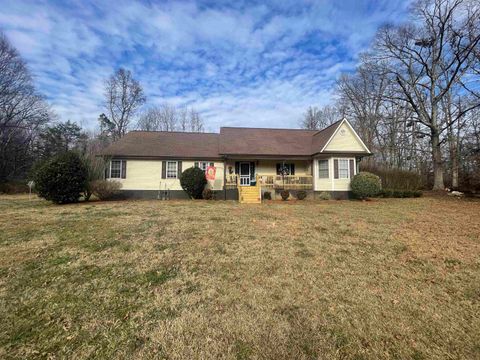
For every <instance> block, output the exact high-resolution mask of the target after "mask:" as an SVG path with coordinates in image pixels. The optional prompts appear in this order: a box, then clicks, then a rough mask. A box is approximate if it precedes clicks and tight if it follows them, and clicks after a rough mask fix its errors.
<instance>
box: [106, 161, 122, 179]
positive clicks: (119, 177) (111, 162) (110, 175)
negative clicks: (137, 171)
mask: <svg viewBox="0 0 480 360" xmlns="http://www.w3.org/2000/svg"><path fill="white" fill-rule="evenodd" d="M114 161H118V162H120V175H119V176H118V177H116V176H115V177H113V176H112V167H113V166H112V164H113V162H114ZM123 161H125V160H119V159H114V160H110V168H109V170H110V174H108V175H109V176H108V177H109V178H110V179H122V175H123V174H122V169H123V164H122V162H123Z"/></svg>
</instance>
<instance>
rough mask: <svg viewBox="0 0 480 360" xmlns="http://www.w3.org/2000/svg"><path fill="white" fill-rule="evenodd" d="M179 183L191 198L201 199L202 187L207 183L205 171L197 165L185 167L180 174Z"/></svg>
mask: <svg viewBox="0 0 480 360" xmlns="http://www.w3.org/2000/svg"><path fill="white" fill-rule="evenodd" d="M180 185H182V189H183V190H184V191H185V192H186V193H187V194H188V196H190V198H192V199H201V198H202V193H203V189H204V188H205V185H207V179H206V178H205V171H203V170H202V169H200V168H198V167H191V168H188V169H186V170H185V171H184V172H182V174H181V175H180Z"/></svg>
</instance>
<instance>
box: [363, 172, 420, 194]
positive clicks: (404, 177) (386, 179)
mask: <svg viewBox="0 0 480 360" xmlns="http://www.w3.org/2000/svg"><path fill="white" fill-rule="evenodd" d="M362 171H368V172H371V173H373V174H375V175H377V176H378V177H380V180H381V181H382V186H383V187H384V188H387V189H400V190H419V189H421V188H423V186H424V181H423V178H422V175H420V174H419V173H416V172H414V171H408V170H401V169H388V168H381V167H375V166H370V167H369V166H364V167H362Z"/></svg>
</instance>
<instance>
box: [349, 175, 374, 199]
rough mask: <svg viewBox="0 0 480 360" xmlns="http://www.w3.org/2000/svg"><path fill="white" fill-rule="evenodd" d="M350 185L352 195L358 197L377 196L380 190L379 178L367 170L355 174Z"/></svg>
mask: <svg viewBox="0 0 480 360" xmlns="http://www.w3.org/2000/svg"><path fill="white" fill-rule="evenodd" d="M350 186H351V188H352V193H353V195H355V197H357V198H359V199H366V198H369V197H375V196H378V194H380V192H381V191H382V182H381V181H380V178H379V177H378V176H377V175H375V174H372V173H369V172H361V173H358V174H357V175H355V176H354V177H353V179H352V182H351V184H350Z"/></svg>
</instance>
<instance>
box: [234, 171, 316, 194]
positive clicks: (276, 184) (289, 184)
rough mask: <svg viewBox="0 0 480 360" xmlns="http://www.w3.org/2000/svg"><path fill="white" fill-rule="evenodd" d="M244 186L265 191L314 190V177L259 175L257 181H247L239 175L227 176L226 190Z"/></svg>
mask: <svg viewBox="0 0 480 360" xmlns="http://www.w3.org/2000/svg"><path fill="white" fill-rule="evenodd" d="M242 186H260V187H261V188H262V189H263V190H268V189H270V190H313V176H312V175H284V176H282V175H267V174H257V175H256V176H255V181H246V180H245V178H244V179H243V180H242V177H241V176H240V175H237V174H229V175H227V176H226V181H225V187H226V189H236V188H238V187H242Z"/></svg>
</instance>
